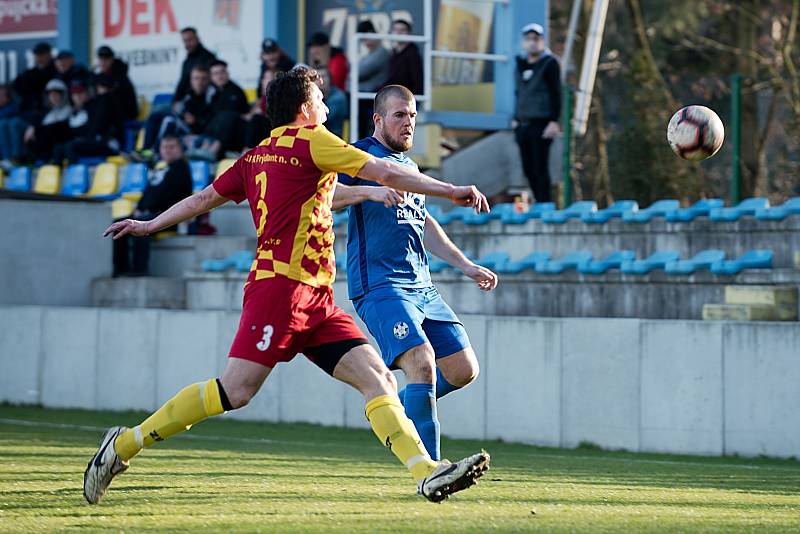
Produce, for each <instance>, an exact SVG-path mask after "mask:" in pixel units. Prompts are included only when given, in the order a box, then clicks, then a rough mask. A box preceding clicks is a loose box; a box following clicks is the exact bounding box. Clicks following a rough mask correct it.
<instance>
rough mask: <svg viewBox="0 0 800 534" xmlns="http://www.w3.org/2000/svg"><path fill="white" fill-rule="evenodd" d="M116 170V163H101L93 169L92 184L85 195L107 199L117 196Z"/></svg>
mask: <svg viewBox="0 0 800 534" xmlns="http://www.w3.org/2000/svg"><path fill="white" fill-rule="evenodd" d="M117 170H118V167H117V165H116V163H101V164H100V165H98V166H97V169H95V171H94V179H93V180H92V186H91V187H90V188H89V192H88V193H86V196H89V197H92V198H102V199H107V200H113V199H115V198H118V197H119V193H117V189H118V183H117V182H118V180H117Z"/></svg>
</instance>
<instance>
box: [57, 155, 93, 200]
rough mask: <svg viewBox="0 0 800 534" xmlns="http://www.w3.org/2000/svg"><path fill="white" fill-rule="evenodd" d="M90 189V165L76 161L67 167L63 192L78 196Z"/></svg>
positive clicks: (62, 182) (63, 181)
mask: <svg viewBox="0 0 800 534" xmlns="http://www.w3.org/2000/svg"><path fill="white" fill-rule="evenodd" d="M88 190H89V167H87V166H86V165H81V164H80V163H76V164H75V165H70V166H69V167H67V170H66V172H65V173H64V178H63V179H62V180H61V194H62V195H68V196H71V197H77V196H80V195H83V194H85V193H86V191H88Z"/></svg>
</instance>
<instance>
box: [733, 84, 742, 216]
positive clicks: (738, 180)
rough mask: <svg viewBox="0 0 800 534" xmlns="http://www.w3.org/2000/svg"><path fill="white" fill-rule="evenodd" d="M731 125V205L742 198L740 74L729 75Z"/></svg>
mask: <svg viewBox="0 0 800 534" xmlns="http://www.w3.org/2000/svg"><path fill="white" fill-rule="evenodd" d="M731 123H732V124H731V126H732V128H733V132H732V135H731V137H733V155H732V157H731V206H733V205H735V204H738V203H739V202H740V201H741V200H742V198H741V197H742V165H741V161H742V75H741V74H734V75H733V76H731Z"/></svg>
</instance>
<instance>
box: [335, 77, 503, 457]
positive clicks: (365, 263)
mask: <svg viewBox="0 0 800 534" xmlns="http://www.w3.org/2000/svg"><path fill="white" fill-rule="evenodd" d="M416 115H417V110H416V102H415V100H414V95H413V94H412V93H411V92H410V91H409V90H408V89H406V88H405V87H403V86H400V85H390V86H387V87H384V88H383V89H381V90H380V91H379V92H378V94H377V95H376V97H375V114H374V115H373V121H374V124H375V133H374V135H373V136H372V137H367V138H365V139H362V140H360V141H358V142H357V143H355V146H356V147H358V148H360V149H361V150H364V151H366V152H369V153H370V154H372V155H373V156H375V157H376V158H382V159H387V160H390V161H393V162H396V163H400V164H402V165H408V166H410V167H414V168H415V169H416V168H417V165H416V163H414V161H412V160H411V158H409V157H408V156H407V155H406V154H405V152H407V151H408V150H409V149H410V148H411V146H412V143H413V136H414V127H415V122H416ZM345 206H350V208H349V209H350V214H349V215H350V216H349V227H348V236H347V284H348V289H349V292H350V300H352V301H353V305H354V307H355V309H356V312H357V313H358V315H359V317H361V319H362V320H363V321H364V323H365V324H366V325H367V328H369V331H370V332H371V333H372V336H373V337H374V338H375V340H376V341H377V342H378V345H379V346H380V351H381V355H382V357H383V359H384V361H385V362H386V365H387V366H389V368H390V369H398V368H399V369H402V370H403V372H404V373H405V375H406V379H407V382H408V385H407V386H406V388H405V389H404V390H403V391H401V392H400V399H401V401H402V402H403V405H404V407H405V411H406V415H408V417H409V419H411V420H412V421H413V422H414V425H415V426H416V428H417V431H418V432H419V435H420V437H421V438H422V442H423V444H424V445H425V448H426V449H427V450H428V454H430V455H431V457H432V458H441V454H440V450H439V421H438V418H437V416H436V399H438V398H441V397H442V396H444V395H446V394H448V393H450V392H452V391H455V390H457V389H459V388H462V387H464V386H466V385H468V384H469V383H470V382H472V381H473V380H475V378H476V377H477V376H478V361H477V359H476V357H475V352H474V351H473V350H472V347H471V346H470V342H469V338H468V337H467V333H466V331H465V330H464V327H463V325H462V324H461V322H460V321H459V319H458V317H457V316H456V314H455V313H454V312H453V310H451V309H450V307H449V306H448V305H447V303H446V302H445V301H444V300H443V299H442V297H441V296H440V295H439V293H438V292H437V291H436V288H435V287H434V286H433V284H432V282H431V275H430V271H429V270H428V258H427V255H426V250H428V251H430V252H431V253H432V254H434V255H435V256H438V257H439V258H441V259H443V260H445V261H447V262H448V263H450V264H451V265H452V266H454V267H456V268H458V269H459V270H461V271H462V272H463V273H464V274H466V275H467V276H468V277H470V278H472V279H473V280H475V282H476V283H477V284H478V287H479V288H480V289H482V290H485V291H489V290H491V289H494V288H495V287H496V286H497V275H496V274H495V273H493V272H492V271H490V270H489V269H486V268H484V267H481V266H479V265H476V264H474V263H473V262H471V261H470V260H469V259H468V258H467V257H466V256H465V255H464V254H463V253H462V252H461V251H460V250H459V249H458V247H456V246H455V245H454V244H453V242H452V241H450V239H449V238H448V237H447V235H446V234H445V233H444V231H443V230H442V227H441V226H440V225H439V223H437V222H436V220H435V219H434V218H433V217H430V216H429V215H428V213H427V211H426V209H425V195H421V194H417V193H407V192H398V191H395V190H393V189H389V188H385V187H381V186H380V184H378V183H377V182H372V181H369V180H364V179H360V178H353V177H350V176H347V175H344V174H340V175H339V184H338V185H337V187H336V191H335V193H334V198H333V209H341V208H343V207H345Z"/></svg>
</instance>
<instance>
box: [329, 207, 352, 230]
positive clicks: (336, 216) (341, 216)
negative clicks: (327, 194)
mask: <svg viewBox="0 0 800 534" xmlns="http://www.w3.org/2000/svg"><path fill="white" fill-rule="evenodd" d="M348 220H350V210H347V209H345V210H339V211H334V212H333V225H334V226H340V225H342V224H347V221H348Z"/></svg>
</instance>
